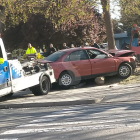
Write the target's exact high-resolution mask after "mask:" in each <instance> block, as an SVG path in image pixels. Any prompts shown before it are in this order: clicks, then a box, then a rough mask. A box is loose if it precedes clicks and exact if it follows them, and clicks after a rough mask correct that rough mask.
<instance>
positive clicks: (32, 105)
mask: <svg viewBox="0 0 140 140" xmlns="http://www.w3.org/2000/svg"><path fill="white" fill-rule="evenodd" d="M102 100H103V98H100V99H95V100H94V99H88V100H75V101H64V102H49V103H27V104H3V105H0V109H9V108H33V107H53V106H69V105H82V104H94V103H99V102H101V101H102Z"/></svg>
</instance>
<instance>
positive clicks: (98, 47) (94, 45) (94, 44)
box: [91, 40, 100, 49]
mask: <svg viewBox="0 0 140 140" xmlns="http://www.w3.org/2000/svg"><path fill="white" fill-rule="evenodd" d="M93 42H94V43H93V45H92V46H91V47H95V48H97V49H100V46H99V45H98V44H97V43H96V42H95V40H94V41H93Z"/></svg>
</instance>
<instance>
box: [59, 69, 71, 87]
mask: <svg viewBox="0 0 140 140" xmlns="http://www.w3.org/2000/svg"><path fill="white" fill-rule="evenodd" d="M73 83H74V76H73V75H72V74H70V73H69V72H63V73H62V74H61V75H60V77H59V85H60V86H62V87H63V88H69V87H70V86H71V85H73Z"/></svg>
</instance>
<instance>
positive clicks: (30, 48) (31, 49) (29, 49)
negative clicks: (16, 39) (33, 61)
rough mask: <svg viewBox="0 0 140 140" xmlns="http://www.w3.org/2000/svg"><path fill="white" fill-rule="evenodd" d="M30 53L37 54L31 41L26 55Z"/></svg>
mask: <svg viewBox="0 0 140 140" xmlns="http://www.w3.org/2000/svg"><path fill="white" fill-rule="evenodd" d="M29 54H37V51H36V49H35V48H34V47H32V45H31V44H30V43H29V44H28V49H27V51H26V55H29Z"/></svg>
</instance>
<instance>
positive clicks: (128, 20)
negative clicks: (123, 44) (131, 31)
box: [120, 0, 140, 28]
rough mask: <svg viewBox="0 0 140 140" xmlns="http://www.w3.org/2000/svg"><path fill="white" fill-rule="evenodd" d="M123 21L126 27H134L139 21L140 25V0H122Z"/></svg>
mask: <svg viewBox="0 0 140 140" xmlns="http://www.w3.org/2000/svg"><path fill="white" fill-rule="evenodd" d="M120 6H121V16H122V17H121V22H122V23H123V25H124V27H125V28H128V27H132V24H134V23H137V24H138V25H139V26H140V20H139V19H140V1H139V0H120Z"/></svg>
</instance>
